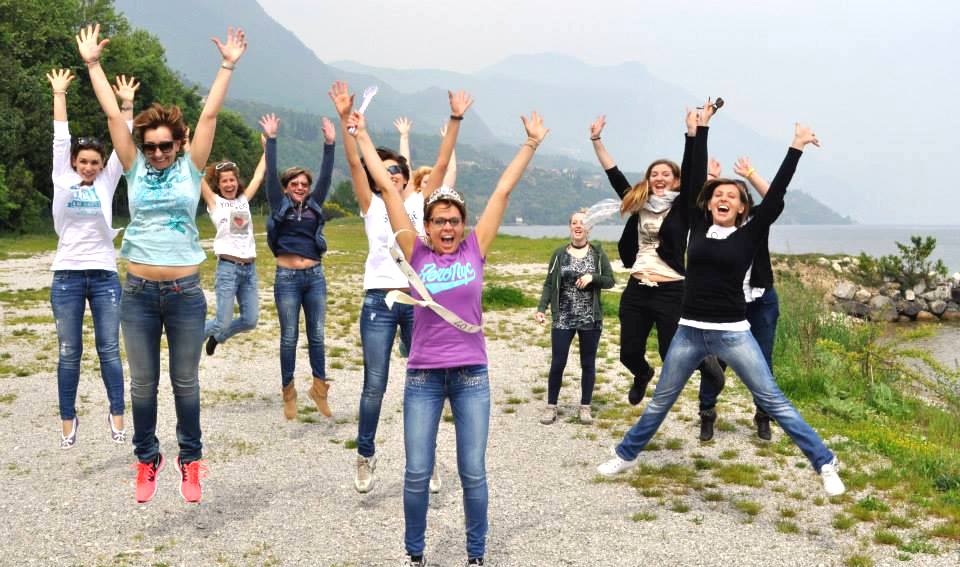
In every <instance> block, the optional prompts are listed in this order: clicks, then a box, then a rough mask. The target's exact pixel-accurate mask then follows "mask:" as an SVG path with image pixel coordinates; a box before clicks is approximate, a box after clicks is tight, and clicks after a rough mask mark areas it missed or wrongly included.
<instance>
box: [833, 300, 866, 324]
mask: <svg viewBox="0 0 960 567" xmlns="http://www.w3.org/2000/svg"><path fill="white" fill-rule="evenodd" d="M839 306H840V310H841V311H843V312H844V313H846V314H847V315H850V316H851V317H856V318H858V319H866V318H867V316H868V315H870V308H869V307H867V306H866V305H864V304H863V303H860V302H859V301H851V300H849V299H848V300H846V301H841V302H839Z"/></svg>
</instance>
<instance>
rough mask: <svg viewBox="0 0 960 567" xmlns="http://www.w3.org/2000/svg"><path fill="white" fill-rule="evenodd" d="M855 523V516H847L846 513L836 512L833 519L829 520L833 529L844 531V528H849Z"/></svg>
mask: <svg viewBox="0 0 960 567" xmlns="http://www.w3.org/2000/svg"><path fill="white" fill-rule="evenodd" d="M856 523H857V520H856V518H853V517H851V516H847V515H846V514H836V515H835V516H834V517H833V521H832V522H830V525H831V526H833V527H834V529H837V530H840V531H844V530H849V529H850V528H852V527H853V525H854V524H856Z"/></svg>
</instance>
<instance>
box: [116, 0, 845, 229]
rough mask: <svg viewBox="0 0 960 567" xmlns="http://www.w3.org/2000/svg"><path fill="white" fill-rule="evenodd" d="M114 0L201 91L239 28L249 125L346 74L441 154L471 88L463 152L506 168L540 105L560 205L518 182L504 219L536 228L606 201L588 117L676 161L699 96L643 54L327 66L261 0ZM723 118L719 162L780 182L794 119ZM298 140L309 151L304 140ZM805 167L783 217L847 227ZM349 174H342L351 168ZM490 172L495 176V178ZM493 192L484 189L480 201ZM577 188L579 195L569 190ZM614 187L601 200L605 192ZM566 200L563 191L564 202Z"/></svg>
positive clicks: (326, 105)
mask: <svg viewBox="0 0 960 567" xmlns="http://www.w3.org/2000/svg"><path fill="white" fill-rule="evenodd" d="M115 5H116V7H117V9H118V10H119V11H121V12H123V13H124V14H125V15H126V17H127V18H128V19H129V20H130V22H131V24H133V25H134V26H136V27H140V28H143V29H146V30H147V31H149V32H150V33H152V34H155V35H156V36H158V37H159V39H160V41H161V42H162V43H163V45H164V46H165V48H166V55H167V61H168V63H169V64H170V65H171V66H172V67H173V68H174V69H177V70H178V71H179V72H180V73H181V74H182V75H183V76H184V78H186V79H187V80H188V81H190V82H193V83H196V84H198V85H200V86H201V87H204V86H205V85H208V84H209V83H210V82H211V81H212V79H213V76H214V74H215V73H216V71H217V62H218V55H217V53H216V49H215V47H214V46H213V45H212V44H211V43H210V42H209V40H208V38H209V37H212V36H215V35H219V36H221V37H222V36H223V34H224V31H225V29H226V27H227V25H228V24H229V25H235V26H239V27H242V28H243V29H244V30H245V31H246V32H247V35H248V37H249V38H250V43H251V48H250V49H249V50H248V52H247V53H246V54H245V55H244V57H243V59H242V60H241V61H240V64H239V65H238V70H237V72H236V77H235V79H234V81H233V82H232V84H231V87H230V96H231V100H230V101H228V107H230V108H232V109H235V110H240V111H241V114H243V115H244V117H245V118H246V120H247V122H248V124H250V125H251V126H255V120H256V115H257V114H256V113H257V112H261V111H263V112H266V111H270V110H272V111H277V112H278V114H281V115H282V112H284V111H287V112H288V113H290V112H291V111H292V112H293V113H299V116H300V121H301V122H302V121H303V120H304V119H309V117H310V116H311V115H321V114H326V115H328V116H330V115H332V114H333V108H332V105H331V103H330V101H329V99H328V97H327V94H326V91H327V90H328V89H329V87H330V85H331V84H332V82H333V81H334V80H345V81H347V82H348V83H349V84H350V86H351V90H352V91H354V92H357V93H359V92H362V90H363V88H364V87H366V86H369V85H377V86H378V87H379V92H378V94H377V96H376V98H375V99H374V100H373V102H372V103H371V105H370V107H369V109H368V111H367V117H368V123H369V127H370V129H371V130H372V131H381V132H392V126H391V124H392V121H393V119H394V118H396V117H398V116H408V117H410V118H411V120H412V121H413V123H414V134H419V135H424V136H425V137H424V138H421V140H420V144H419V145H420V146H421V147H422V148H423V151H422V153H420V154H419V155H420V156H423V155H426V156H432V155H434V152H435V151H436V149H435V148H436V145H437V143H438V141H439V140H438V137H437V136H435V132H436V131H437V129H438V127H439V125H440V124H441V123H442V122H443V120H444V119H445V118H446V115H447V114H448V113H449V111H448V107H447V103H446V96H445V92H444V91H445V90H446V89H448V88H449V89H465V90H468V91H469V92H470V93H471V94H473V95H474V97H475V98H476V101H477V102H476V103H475V104H474V107H473V108H472V109H471V110H470V113H469V115H468V120H467V122H465V124H464V128H463V129H462V134H461V138H460V140H461V145H460V147H459V148H458V153H459V154H460V157H461V159H464V157H465V156H472V157H473V158H474V159H472V160H471V162H473V164H472V165H471V167H473V166H474V165H475V166H476V167H481V168H482V167H491V168H494V169H502V167H503V166H502V164H501V163H497V162H498V161H499V162H506V161H507V160H509V159H510V157H511V156H512V154H513V152H514V151H516V148H517V147H518V145H519V144H520V143H521V142H522V141H523V139H524V133H523V127H522V125H521V123H520V120H519V116H520V115H521V114H529V112H530V111H531V110H537V111H538V112H540V113H541V114H542V115H543V116H544V117H545V122H546V123H547V125H548V126H549V127H550V129H551V132H550V136H549V137H548V139H547V141H546V143H545V144H544V147H543V148H542V149H541V150H540V153H539V155H538V156H537V157H536V159H535V160H534V163H533V166H534V167H535V168H544V169H553V170H555V171H554V173H555V174H556V175H553V176H551V175H546V176H545V178H544V179H541V181H545V180H547V179H551V178H552V179H553V181H554V182H557V183H559V185H558V186H557V187H555V188H554V189H553V192H552V196H553V197H554V198H553V200H552V201H550V202H553V203H554V204H556V205H557V206H556V207H555V208H556V210H555V211H552V212H551V210H550V209H549V208H544V207H543V205H544V203H533V202H532V199H534V198H535V196H534V195H531V194H529V193H526V192H524V191H521V190H518V192H517V195H516V197H515V198H514V199H513V202H512V204H511V211H510V212H509V213H508V214H510V215H515V216H523V217H524V218H525V219H526V220H527V221H528V222H538V223H547V222H551V223H555V222H565V217H566V215H567V214H568V209H567V208H561V207H560V206H559V205H560V203H562V204H563V205H565V206H582V205H589V204H591V203H592V202H594V201H595V199H594V198H595V197H596V195H593V194H590V193H591V192H589V191H586V190H585V189H586V188H589V187H594V186H596V184H597V180H598V179H600V178H601V176H602V171H601V170H600V168H599V166H598V165H597V164H596V161H595V158H594V157H593V151H592V146H591V144H590V142H589V139H588V138H589V133H588V132H589V125H590V123H591V122H592V121H593V119H594V118H595V117H596V115H598V114H601V113H605V114H606V116H607V122H608V126H607V128H606V130H605V131H604V134H603V138H604V142H605V144H606V146H607V148H608V149H609V150H610V152H611V154H613V156H614V157H615V158H616V159H617V160H618V164H619V165H620V166H621V168H622V169H624V170H629V171H640V172H642V171H643V168H645V166H646V164H647V163H649V162H650V161H652V160H653V159H656V158H659V157H669V158H672V159H675V160H677V161H679V158H680V155H679V154H680V153H681V148H682V143H683V139H682V136H683V130H684V128H683V115H684V109H685V107H688V106H693V105H696V104H697V103H698V102H700V103H701V104H702V101H698V99H697V97H694V96H693V95H691V94H690V93H687V92H685V91H683V90H682V89H680V88H678V87H676V86H674V85H671V84H670V83H669V82H666V81H663V80H661V79H659V78H657V77H655V76H653V75H651V74H650V73H649V72H648V71H647V69H646V68H645V67H644V66H643V65H642V64H641V63H637V62H629V63H623V64H619V65H615V66H592V65H588V64H585V63H583V62H581V61H579V60H577V59H575V58H571V57H568V56H563V55H556V54H538V55H516V56H512V57H508V58H507V59H505V60H503V61H501V62H499V63H497V64H495V65H492V66H490V67H487V68H485V69H482V70H480V71H478V72H476V73H471V74H464V73H457V72H453V71H444V70H430V69H421V70H412V69H387V68H379V67H371V66H366V65H362V64H359V63H355V62H350V61H339V62H335V63H325V62H324V61H322V60H321V58H320V57H318V56H317V54H315V53H314V52H313V51H311V50H310V49H308V48H307V47H306V46H305V45H304V44H303V42H302V41H300V39H298V38H297V37H296V36H295V35H294V34H293V33H291V32H290V31H289V30H287V29H286V28H284V27H283V26H282V25H280V24H279V23H277V22H276V21H274V20H273V19H272V18H270V16H269V15H268V14H266V12H265V11H264V10H263V8H262V7H261V6H260V5H259V4H257V2H256V1H255V0H230V1H227V0H206V1H204V2H188V1H187V0H169V1H168V2H167V3H166V8H165V9H164V10H155V9H154V8H153V7H152V6H151V5H149V4H147V3H142V2H137V1H135V0H117V1H116V2H115ZM183 14H189V15H190V17H183ZM318 33H322V30H318ZM713 94H715V95H721V96H722V94H723V93H713ZM728 103H729V101H728ZM734 104H735V102H734ZM725 118H726V117H725V116H724V113H723V111H721V112H720V113H719V114H718V116H717V117H716V118H714V121H713V128H711V147H712V148H714V151H715V154H716V157H717V158H718V159H719V160H720V161H721V163H723V164H725V166H726V164H732V163H733V161H734V159H735V157H736V156H738V155H745V154H746V155H750V157H751V158H752V159H753V163H754V165H755V166H756V167H757V169H758V170H759V171H760V172H761V173H766V174H767V176H768V177H769V176H772V175H773V172H774V171H775V170H776V168H777V166H778V165H779V161H780V160H781V159H782V156H783V154H784V152H785V150H786V145H787V143H788V142H789V140H790V136H791V135H792V129H791V128H792V125H790V124H786V125H785V129H784V138H783V140H782V141H771V140H769V139H766V138H764V137H763V136H761V135H759V134H757V133H756V132H755V131H753V130H751V129H750V128H749V127H747V126H745V125H742V124H739V123H737V122H736V121H734V120H732V119H727V120H725ZM395 135H396V134H395V132H394V133H391V134H389V136H390V138H389V139H390V142H389V143H388V142H383V143H385V145H393V142H392V141H393V140H395V139H396V138H395ZM307 138H309V136H308V137H307ZM311 142H313V143H314V144H318V143H319V142H317V141H316V140H310V139H294V140H291V142H290V144H288V145H289V146H291V151H290V152H289V153H288V154H287V155H289V156H294V157H296V158H300V157H304V156H306V155H310V154H312V152H313V150H307V149H306V147H309V146H310V144H311ZM298 144H301V147H299V148H297V147H295V146H297V145H298ZM303 144H306V147H305V146H303ZM468 146H472V147H469V148H468ZM415 149H416V148H415ZM313 155H316V154H313ZM283 156H284V154H281V160H282V161H283ZM417 156H418V154H416V153H415V155H414V158H415V161H418V162H419V163H421V164H422V163H423V162H424V161H430V160H424V159H422V158H420V159H417ZM809 161H810V162H811V163H804V164H802V165H801V168H800V171H798V174H797V175H796V176H795V178H794V182H793V184H792V186H791V192H790V194H789V200H788V207H787V210H786V212H785V214H784V216H783V218H782V219H781V220H780V222H783V223H791V222H792V223H800V224H841V223H846V222H851V221H850V219H848V218H845V217H842V216H841V215H839V214H837V213H835V212H834V211H832V210H831V209H829V208H828V207H827V206H825V205H823V204H822V203H820V202H819V201H817V200H816V199H815V198H813V197H812V196H811V195H810V194H809V193H810V192H808V191H804V190H803V189H804V188H805V187H813V188H815V189H817V191H814V192H816V193H817V194H823V193H829V191H831V190H834V188H836V187H837V186H838V183H837V182H836V181H834V180H832V179H831V178H830V177H829V176H827V175H825V174H823V173H822V172H820V171H818V167H817V165H818V164H817V163H816V162H815V160H812V159H811V160H809ZM340 165H342V160H341V164H340ZM726 167H728V166H726ZM727 171H729V169H727ZM340 172H341V174H345V173H346V171H345V170H344V169H340ZM461 173H462V175H461V177H460V181H459V182H458V185H464V184H466V185H471V186H472V185H474V184H473V183H470V182H469V177H468V170H467V169H463V168H462V171H461ZM641 175H642V174H639V173H635V174H632V176H631V177H630V178H631V179H640V178H641ZM482 177H483V178H484V179H487V180H490V179H492V180H493V181H495V179H496V177H495V176H493V175H492V174H490V173H489V172H488V173H486V174H484V175H482ZM528 177H530V176H529V175H528ZM573 180H580V182H574V181H573ZM581 182H582V183H581ZM522 187H523V186H522V185H521V188H522ZM489 189H492V185H491V186H490V187H489ZM489 189H487V190H486V191H484V190H483V189H482V188H481V189H480V190H479V193H480V195H482V194H484V193H488V191H489ZM569 192H573V193H574V194H565V193H569ZM607 193H609V192H608V191H606V192H604V194H603V196H604V197H605V196H609V195H607ZM560 195H563V196H564V198H560V199H557V197H558V196H560ZM589 199H594V201H590V200H589ZM531 209H535V210H536V212H534V211H533V210H531ZM474 210H478V209H474ZM508 218H509V217H508Z"/></svg>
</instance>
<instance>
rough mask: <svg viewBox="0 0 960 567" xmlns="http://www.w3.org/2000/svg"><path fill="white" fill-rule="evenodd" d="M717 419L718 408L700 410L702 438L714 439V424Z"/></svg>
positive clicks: (702, 439)
mask: <svg viewBox="0 0 960 567" xmlns="http://www.w3.org/2000/svg"><path fill="white" fill-rule="evenodd" d="M716 421H717V410H715V409H711V410H706V411H701V412H700V440H701V441H710V440H711V439H713V424H714V423H716Z"/></svg>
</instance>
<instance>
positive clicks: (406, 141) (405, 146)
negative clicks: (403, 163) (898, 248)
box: [393, 116, 413, 169]
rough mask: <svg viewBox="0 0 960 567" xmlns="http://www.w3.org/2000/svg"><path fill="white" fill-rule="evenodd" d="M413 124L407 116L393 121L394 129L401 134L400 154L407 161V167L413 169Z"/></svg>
mask: <svg viewBox="0 0 960 567" xmlns="http://www.w3.org/2000/svg"><path fill="white" fill-rule="evenodd" d="M412 126H413V122H410V119H409V118H407V117H406V116H401V117H400V118H397V119H396V120H394V121H393V127H394V128H396V129H397V132H400V149H399V150H398V153H399V154H400V155H402V156H403V157H405V158H406V159H407V165H409V166H410V169H413V160H411V159H410V128H411V127H412Z"/></svg>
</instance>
